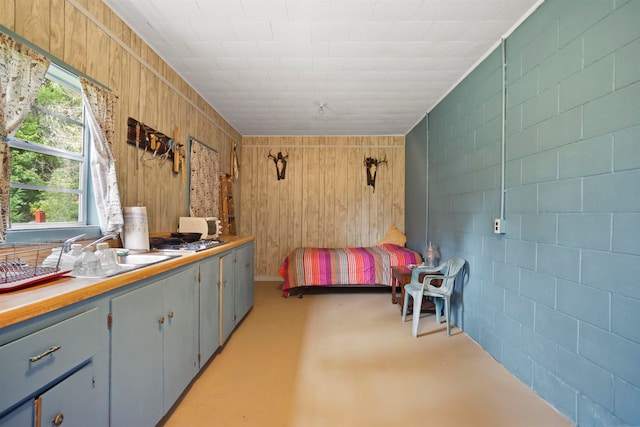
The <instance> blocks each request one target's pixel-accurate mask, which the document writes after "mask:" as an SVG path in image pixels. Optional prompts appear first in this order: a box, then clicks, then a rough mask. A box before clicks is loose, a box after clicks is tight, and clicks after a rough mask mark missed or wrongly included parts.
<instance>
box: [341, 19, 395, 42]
mask: <svg viewBox="0 0 640 427" xmlns="http://www.w3.org/2000/svg"><path fill="white" fill-rule="evenodd" d="M391 24H392V23H391V22H377V21H376V22H354V23H352V24H351V31H350V32H349V40H351V41H362V42H372V41H385V40H388V36H389V30H390V29H391Z"/></svg>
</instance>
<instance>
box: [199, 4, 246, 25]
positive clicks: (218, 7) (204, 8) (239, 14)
mask: <svg viewBox="0 0 640 427" xmlns="http://www.w3.org/2000/svg"><path fill="white" fill-rule="evenodd" d="M196 3H197V4H198V8H199V9H200V12H201V13H202V16H201V17H200V19H198V20H202V19H204V20H207V21H212V22H220V21H240V20H243V19H246V17H245V15H244V10H243V9H242V4H241V3H240V2H239V1H228V0H196Z"/></svg>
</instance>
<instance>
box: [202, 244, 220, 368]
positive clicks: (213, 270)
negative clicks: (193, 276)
mask: <svg viewBox="0 0 640 427" xmlns="http://www.w3.org/2000/svg"><path fill="white" fill-rule="evenodd" d="M199 268H200V275H199V279H200V280H199V282H200V366H201V367H202V366H204V365H205V363H207V361H208V360H209V359H210V358H211V357H212V356H213V354H214V353H215V352H216V350H217V349H218V347H219V346H220V288H219V283H220V258H219V257H218V256H213V257H211V258H207V259H206V260H205V261H202V262H201V263H200V266H199Z"/></svg>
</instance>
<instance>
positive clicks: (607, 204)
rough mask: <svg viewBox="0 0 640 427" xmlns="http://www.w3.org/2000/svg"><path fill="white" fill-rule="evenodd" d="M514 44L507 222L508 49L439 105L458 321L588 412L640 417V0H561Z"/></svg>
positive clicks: (434, 174)
mask: <svg viewBox="0 0 640 427" xmlns="http://www.w3.org/2000/svg"><path fill="white" fill-rule="evenodd" d="M506 58H507V85H506V94H507V95H506V96H507V110H506V138H507V145H506V159H507V162H506V215H505V216H506V221H507V222H506V234H504V235H495V234H493V229H492V226H493V218H495V217H499V214H500V209H499V208H500V176H501V167H500V158H501V143H500V140H501V129H502V121H501V87H502V83H501V82H502V75H501V66H500V64H501V55H500V49H499V48H498V49H497V51H495V52H493V53H492V54H490V55H489V56H488V57H487V58H486V60H484V61H483V62H482V63H481V64H480V65H479V66H478V67H477V68H476V69H475V70H474V71H472V72H471V74H470V75H469V76H468V77H467V78H465V79H464V80H463V81H462V82H461V83H460V84H459V85H458V86H457V87H456V88H455V89H454V90H453V91H452V92H451V93H450V94H449V95H448V96H447V97H446V98H445V99H444V100H443V101H442V102H441V103H440V104H439V105H437V106H436V107H435V108H434V109H433V110H432V111H431V112H430V113H429V141H428V153H429V178H428V202H429V209H428V224H429V227H428V235H429V239H430V240H432V241H434V242H436V243H438V244H439V245H440V246H441V248H442V252H443V256H444V257H449V256H453V255H461V256H463V257H464V258H466V259H467V260H468V261H469V264H470V277H469V281H468V283H466V284H465V285H464V288H463V289H461V290H459V292H460V293H461V296H460V298H458V299H457V302H456V306H455V309H454V313H455V322H456V323H457V324H458V325H461V326H462V327H463V329H464V331H465V333H467V334H468V335H469V336H470V337H471V338H472V339H474V340H475V341H476V342H478V343H479V344H480V345H481V346H482V347H483V348H484V349H485V350H486V351H487V352H489V353H490V354H491V355H492V356H493V357H494V358H495V359H496V360H497V361H499V362H500V363H501V364H503V365H504V366H505V367H506V368H507V369H508V370H509V371H511V372H512V373H513V374H514V375H516V376H517V377H518V378H519V379H520V380H521V381H522V382H523V383H525V384H526V385H527V386H529V387H530V388H531V389H533V391H535V393H537V394H538V395H540V396H541V397H542V398H544V399H545V400H546V401H548V402H549V403H550V404H551V405H553V406H554V407H555V408H557V409H558V410H559V411H560V412H562V413H563V414H565V415H566V416H567V417H568V418H569V419H570V420H572V421H573V422H575V423H576V424H578V425H581V426H600V425H640V363H638V360H639V359H640V1H639V0H628V1H624V0H547V1H546V2H544V3H543V4H542V5H541V6H540V8H539V9H538V10H537V11H536V12H534V13H533V14H532V15H531V16H530V17H529V18H528V19H527V20H526V21H525V22H524V23H523V24H522V25H521V26H520V27H519V28H517V29H516V30H515V31H514V32H513V33H512V34H511V35H510V36H509V37H508V38H507V40H506ZM413 173H414V171H413V170H411V169H409V168H408V169H407V182H408V181H409V179H410V177H411V176H412V175H413ZM407 215H408V216H409V215H411V213H410V212H409V211H407ZM414 220H415V218H411V219H410V221H414ZM411 238H412V237H411ZM411 238H410V239H411Z"/></svg>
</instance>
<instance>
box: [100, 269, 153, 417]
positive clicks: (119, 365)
mask: <svg viewBox="0 0 640 427" xmlns="http://www.w3.org/2000/svg"><path fill="white" fill-rule="evenodd" d="M163 286H164V281H162V280H161V281H158V282H155V283H153V284H150V285H147V286H145V287H142V288H140V289H136V290H134V291H131V292H129V293H126V294H124V295H121V296H118V297H115V298H113V299H112V301H111V313H112V316H113V325H112V327H111V425H112V426H152V425H155V424H156V423H157V422H158V421H159V420H160V418H162V416H163V415H164V413H163V390H162V387H163V386H162V382H163V375H162V368H163V354H162V353H163V343H162V340H163V337H162V335H163V332H162V331H163V324H162V323H160V320H161V319H163V321H164V301H163Z"/></svg>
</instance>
